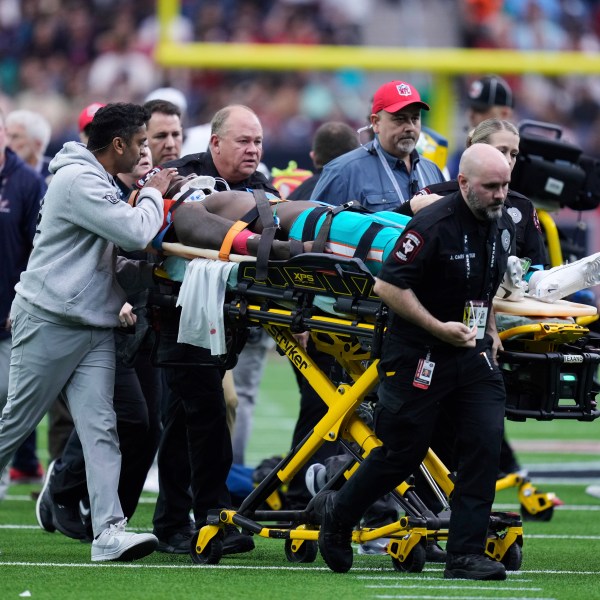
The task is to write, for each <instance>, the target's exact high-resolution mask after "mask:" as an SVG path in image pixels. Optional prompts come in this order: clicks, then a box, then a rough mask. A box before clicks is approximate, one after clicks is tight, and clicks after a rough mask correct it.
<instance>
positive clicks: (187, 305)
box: [177, 258, 235, 356]
mask: <svg viewBox="0 0 600 600" xmlns="http://www.w3.org/2000/svg"><path fill="white" fill-rule="evenodd" d="M234 266H235V263H232V262H224V261H221V260H208V259H206V258H195V259H194V260H192V261H191V262H190V263H189V264H188V265H187V268H186V270H185V276H184V278H183V283H182V284H181V289H180V290H179V298H178V299H177V306H181V319H180V321H179V335H178V337H177V341H178V342H180V343H183V344H192V345H193V346H200V347H201V348H208V349H210V353H211V354H212V355H213V356H216V355H219V354H225V353H226V352H227V346H226V343H225V322H224V319H223V302H224V301H225V287H226V284H227V278H228V277H229V272H230V271H231V269H232V268H233V267H234Z"/></svg>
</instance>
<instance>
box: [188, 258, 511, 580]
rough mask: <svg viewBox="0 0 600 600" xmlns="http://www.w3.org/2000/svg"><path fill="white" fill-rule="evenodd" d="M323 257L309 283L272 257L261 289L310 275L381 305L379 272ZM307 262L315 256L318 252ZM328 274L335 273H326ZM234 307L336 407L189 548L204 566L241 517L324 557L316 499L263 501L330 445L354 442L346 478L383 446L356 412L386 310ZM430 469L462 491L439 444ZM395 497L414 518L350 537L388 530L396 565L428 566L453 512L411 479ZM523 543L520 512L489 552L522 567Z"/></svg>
mask: <svg viewBox="0 0 600 600" xmlns="http://www.w3.org/2000/svg"><path fill="white" fill-rule="evenodd" d="M307 256H309V257H310V256H313V257H314V256H317V255H304V257H303V260H306V257H307ZM318 256H319V259H318V261H319V262H320V264H321V267H322V265H323V261H325V262H326V263H328V264H329V265H330V267H325V268H322V271H321V272H322V273H326V276H325V277H316V278H314V280H312V281H310V283H306V282H307V281H308V280H309V276H308V275H307V276H306V277H298V273H299V269H300V271H302V267H294V264H298V265H301V264H302V263H301V262H299V261H298V260H296V261H294V259H292V261H288V262H286V263H279V264H276V263H271V265H276V266H275V268H276V269H279V271H280V272H278V273H276V276H275V277H273V278H272V280H271V281H270V282H269V284H270V285H271V288H270V290H269V284H266V285H264V286H263V287H262V291H263V292H264V293H265V294H266V293H267V291H271V290H272V289H273V288H277V287H279V288H280V291H281V290H282V289H285V283H284V282H282V278H283V279H285V278H286V277H287V278H288V280H289V279H290V278H291V279H292V280H293V281H295V282H297V281H303V282H305V283H306V285H305V287H307V288H308V289H309V290H311V289H318V290H319V291H320V292H324V291H325V292H326V291H328V290H326V289H325V288H327V287H328V286H332V287H336V286H337V290H338V292H339V291H340V289H341V290H342V292H341V293H340V295H341V296H348V298H346V300H350V296H352V290H351V289H350V288H355V290H354V291H355V292H356V290H361V291H362V292H364V293H365V295H366V298H367V299H368V301H370V302H371V303H372V304H374V303H377V301H378V298H377V297H374V296H373V295H372V294H371V291H372V290H371V289H369V288H368V286H365V281H362V280H361V276H362V277H363V278H364V277H366V278H368V280H369V281H370V285H371V287H372V276H371V275H370V273H368V271H367V270H366V268H365V267H364V265H362V263H360V261H354V260H353V261H340V260H339V259H338V258H331V257H327V256H326V255H318ZM308 260H309V261H310V258H308ZM350 262H351V263H353V264H356V263H360V264H361V265H362V271H361V272H358V273H357V274H356V275H352V276H351V277H350V278H348V279H347V280H345V281H344V282H343V284H342V285H339V282H337V281H334V282H333V283H332V281H331V280H332V279H335V278H336V267H335V265H336V264H337V265H338V267H339V264H340V263H346V264H347V263H350ZM290 264H291V266H290ZM245 268H246V273H247V272H248V269H250V271H251V270H252V269H254V267H253V266H252V265H246V266H245ZM270 268H271V266H270ZM338 274H339V272H338ZM328 276H329V277H330V279H327V277H328ZM249 279H250V280H251V282H252V283H254V284H256V285H257V287H258V290H259V291H258V295H259V296H260V294H261V282H257V281H252V277H250V278H249ZM274 282H276V284H274ZM346 284H348V285H346ZM302 286H303V284H297V283H296V287H297V288H302ZM343 290H346V291H347V293H344V291H343ZM329 291H331V290H329ZM245 293H246V294H247V293H248V290H245ZM308 295H309V296H310V295H311V293H310V292H309V293H308ZM378 305H379V307H380V311H381V313H386V309H385V307H383V305H382V304H381V302H380V301H379V302H378ZM346 306H347V304H346ZM226 312H227V314H228V317H229V319H230V320H231V321H232V322H233V323H234V324H235V326H241V327H246V326H248V325H254V326H255V325H257V324H258V325H260V326H262V327H263V329H265V331H266V332H267V333H268V334H269V335H270V336H271V337H272V338H273V339H274V340H275V343H276V344H277V346H278V348H279V350H280V352H281V353H283V354H285V355H286V356H287V357H288V359H289V360H290V362H292V364H293V365H294V367H295V368H297V369H298V370H299V371H300V372H301V374H302V376H303V377H304V378H305V379H306V380H307V381H308V383H309V384H310V385H311V386H312V387H313V388H314V389H315V391H317V393H318V394H319V395H320V397H321V398H322V400H323V402H324V403H325V404H326V405H327V407H328V409H327V412H326V414H325V415H324V417H323V418H322V419H321V420H320V421H319V422H318V423H317V424H315V426H314V427H313V429H312V431H311V432H310V434H309V435H307V436H306V437H305V439H304V440H303V442H302V443H301V444H300V445H299V446H298V447H297V448H294V449H292V450H291V451H290V453H289V454H288V455H287V456H286V457H285V458H284V459H282V461H281V462H280V463H279V465H278V466H277V467H276V468H275V469H273V470H272V471H271V473H270V474H269V475H268V476H267V477H266V478H265V479H264V480H263V481H262V482H261V483H260V484H259V485H258V487H257V488H256V489H255V490H254V491H253V492H252V493H251V494H250V496H248V498H246V500H245V501H244V502H243V503H242V505H241V506H240V508H239V509H238V510H237V511H236V510H228V509H215V510H212V511H209V516H208V519H207V525H206V526H204V527H202V528H201V529H200V530H199V531H198V534H197V535H196V536H194V537H193V539H192V543H191V548H190V553H191V557H192V560H193V562H195V563H197V564H217V563H218V562H219V561H220V559H221V556H222V533H221V530H222V528H223V527H224V526H225V525H226V524H233V525H236V526H238V527H241V528H243V529H245V530H247V531H249V532H251V533H253V534H254V535H259V536H261V537H265V538H273V537H275V538H278V539H284V540H285V541H286V542H285V552H286V556H287V558H288V560H290V561H292V562H306V563H308V562H312V561H314V560H315V558H316V556H317V546H316V540H317V537H318V520H317V519H316V518H315V516H314V515H311V510H310V505H309V507H307V509H306V510H305V511H285V510H283V511H281V510H276V511H268V510H260V508H259V507H260V505H262V504H263V503H264V502H266V501H267V500H268V499H269V498H271V497H272V496H273V495H276V493H277V490H278V489H279V487H280V486H282V485H283V484H287V483H289V481H290V480H291V479H292V478H293V477H294V476H295V475H296V474H297V473H298V471H299V470H300V469H301V468H302V467H303V466H304V465H305V464H306V463H307V462H308V460H309V459H310V457H311V456H313V454H314V453H315V452H316V450H317V449H318V448H320V447H321V446H322V445H323V444H324V443H333V442H335V441H338V440H340V441H343V442H345V444H344V445H345V447H346V448H348V447H349V445H350V444H353V445H354V457H355V459H356V462H355V464H354V466H353V467H352V468H349V469H348V470H346V471H345V473H344V477H346V478H349V477H350V476H351V475H352V471H353V469H354V468H355V467H356V466H357V464H358V462H359V461H360V460H362V459H363V458H364V457H365V456H367V454H368V453H369V452H370V451H371V450H372V449H373V448H375V447H377V446H379V445H381V442H380V441H379V439H378V438H377V436H376V435H375V433H374V432H373V430H372V429H371V428H370V427H369V426H368V425H367V424H365V423H364V422H363V421H362V420H361V418H360V417H359V416H358V415H357V413H356V409H357V408H358V406H359V405H360V404H361V402H362V401H363V400H364V399H365V397H366V396H367V395H368V394H369V393H370V392H372V391H373V390H374V388H375V387H376V385H377V383H378V373H377V364H378V359H377V358H373V353H374V349H375V348H376V347H377V346H378V343H379V342H378V339H377V338H378V337H381V335H382V333H383V329H382V326H383V322H382V321H381V316H382V315H381V314H372V311H371V314H370V316H368V317H365V316H364V315H363V316H362V318H359V317H358V313H359V312H360V308H357V315H356V316H354V315H346V316H328V315H323V314H319V313H318V312H312V311H309V310H308V307H307V306H306V303H305V302H304V301H301V306H300V308H291V309H287V308H282V307H281V306H273V305H272V304H270V303H268V302H262V301H260V300H256V299H254V300H251V301H250V302H248V301H247V300H246V298H241V299H240V298H236V299H234V300H233V301H230V302H229V303H228V304H227V306H226ZM366 312H369V311H366ZM298 327H301V329H302V330H306V331H309V332H310V333H311V335H312V337H313V340H314V341H315V343H316V345H317V348H318V349H319V350H321V351H324V352H327V353H329V354H331V355H332V356H334V358H335V359H336V361H337V362H338V363H339V364H340V365H341V366H342V368H343V369H344V370H345V371H346V372H347V373H348V375H349V376H350V379H351V383H342V384H339V385H337V384H334V383H333V382H332V381H331V380H330V379H329V378H328V377H327V376H326V375H325V374H324V373H323V372H322V371H321V369H319V367H318V366H317V365H316V364H314V362H313V361H312V359H311V357H310V356H309V355H308V354H307V353H306V352H305V351H304V349H303V348H302V346H301V345H300V344H299V343H298V342H297V341H296V339H295V338H294V335H293V333H294V330H296V329H297V328H298ZM379 341H380V340H379ZM356 447H358V450H356ZM422 470H423V471H424V472H425V474H426V476H428V478H429V479H431V480H433V481H434V482H435V485H436V486H437V488H438V493H441V494H443V495H444V496H445V497H446V498H447V497H449V496H450V494H451V493H452V490H453V488H454V484H453V482H452V479H451V477H450V473H449V471H448V469H447V468H446V467H445V466H444V465H443V463H442V462H441V461H440V460H439V458H438V457H437V456H436V455H435V453H434V452H433V451H432V450H429V451H428V453H427V456H426V458H425V460H424V461H423V464H422ZM434 491H435V490H434ZM395 495H396V498H397V499H399V500H400V506H401V507H402V508H404V510H405V512H407V515H408V516H405V517H402V518H400V519H399V520H398V521H396V522H394V523H391V524H388V525H385V526H383V527H378V528H361V529H357V530H355V531H354V532H353V536H352V540H353V542H355V543H364V542H366V541H369V540H373V539H377V538H381V537H385V538H390V539H391V541H390V543H389V544H388V546H387V553H388V554H389V555H390V556H391V559H392V564H393V566H394V568H395V569H396V570H398V571H409V572H420V571H421V570H422V569H423V566H424V564H425V543H426V541H428V540H435V541H443V540H446V539H447V536H448V531H447V525H448V521H449V519H448V518H447V517H446V518H444V517H443V516H442V517H438V516H436V515H433V513H431V512H430V511H427V509H426V507H425V506H424V505H423V504H422V503H421V502H420V500H419V499H418V496H416V494H415V492H414V490H413V489H412V486H411V485H410V484H409V483H407V482H404V483H402V484H401V485H399V486H398V487H397V488H396V489H395ZM421 508H424V509H425V510H426V513H425V514H426V516H423V514H420V513H419V510H420V509H421ZM427 512H428V513H429V514H427ZM291 513H293V514H291ZM288 518H289V519H290V521H291V522H290V526H289V527H285V526H282V525H281V522H282V521H285V520H286V519H288ZM265 523H273V524H272V525H267V524H265ZM522 544H523V530H522V527H521V521H520V519H519V518H518V515H516V514H514V513H509V514H502V513H499V514H494V515H493V516H492V518H491V520H490V531H489V536H488V543H487V548H486V553H487V554H488V555H489V556H490V557H491V558H493V559H495V560H498V561H501V562H503V563H504V564H505V566H506V568H507V569H509V570H518V569H519V568H520V565H521V561H522Z"/></svg>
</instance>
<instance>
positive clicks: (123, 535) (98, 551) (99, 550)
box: [92, 519, 158, 562]
mask: <svg viewBox="0 0 600 600" xmlns="http://www.w3.org/2000/svg"><path fill="white" fill-rule="evenodd" d="M126 525H127V519H123V520H122V521H119V522H118V523H114V524H112V525H111V526H110V527H109V528H108V529H105V530H104V531H103V532H102V533H101V534H100V535H99V536H98V537H97V538H95V539H94V541H93V542H92V561H93V562H101V561H108V560H121V561H130V560H137V559H138V558H143V557H144V556H148V554H152V552H154V551H155V550H156V547H157V546H158V539H157V538H156V536H154V535H152V534H151V533H130V532H128V531H125V526H126Z"/></svg>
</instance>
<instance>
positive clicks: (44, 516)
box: [35, 461, 56, 533]
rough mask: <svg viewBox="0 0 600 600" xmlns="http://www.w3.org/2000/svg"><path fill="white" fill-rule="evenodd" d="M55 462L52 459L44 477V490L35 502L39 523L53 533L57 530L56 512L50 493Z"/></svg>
mask: <svg viewBox="0 0 600 600" xmlns="http://www.w3.org/2000/svg"><path fill="white" fill-rule="evenodd" d="M54 463H55V461H52V462H51V463H50V464H49V465H48V470H47V471H46V479H44V485H43V487H42V491H41V492H40V495H39V496H38V498H37V501H36V503H35V517H36V519H37V522H38V525H39V526H40V527H41V528H42V529H45V530H46V531H49V532H50V533H53V532H54V531H56V527H55V526H54V519H53V517H54V514H53V510H52V508H53V504H52V496H51V495H50V478H51V477H52V473H53V471H54Z"/></svg>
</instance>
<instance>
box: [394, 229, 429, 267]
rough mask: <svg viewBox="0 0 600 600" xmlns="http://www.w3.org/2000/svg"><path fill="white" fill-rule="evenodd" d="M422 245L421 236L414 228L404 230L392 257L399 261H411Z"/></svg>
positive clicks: (406, 262)
mask: <svg viewBox="0 0 600 600" xmlns="http://www.w3.org/2000/svg"><path fill="white" fill-rule="evenodd" d="M422 247H423V238H422V237H421V235H420V234H419V233H417V232H416V231H414V230H412V229H411V230H410V231H405V232H404V233H403V234H402V236H401V237H400V239H399V240H398V243H397V244H396V248H395V249H394V253H393V257H394V259H395V260H397V261H398V262H399V263H403V264H409V263H411V262H412V261H413V260H414V259H415V257H416V256H417V254H419V252H420V251H421V248H422Z"/></svg>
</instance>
